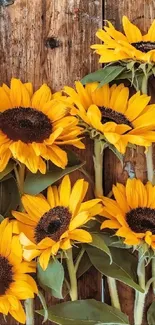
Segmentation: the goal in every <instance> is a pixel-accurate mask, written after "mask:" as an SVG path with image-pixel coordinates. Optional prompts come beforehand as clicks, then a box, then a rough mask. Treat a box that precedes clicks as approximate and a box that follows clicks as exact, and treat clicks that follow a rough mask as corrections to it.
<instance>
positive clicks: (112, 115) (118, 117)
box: [100, 107, 133, 128]
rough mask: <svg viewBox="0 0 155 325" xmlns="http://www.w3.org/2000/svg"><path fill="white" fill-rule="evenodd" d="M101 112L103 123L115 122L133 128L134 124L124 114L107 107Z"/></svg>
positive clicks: (101, 108)
mask: <svg viewBox="0 0 155 325" xmlns="http://www.w3.org/2000/svg"><path fill="white" fill-rule="evenodd" d="M100 111H101V114H102V120H101V121H102V123H107V122H111V121H113V122H115V123H117V124H126V125H129V126H130V127H131V128H133V125H132V123H131V122H130V121H129V120H128V119H127V117H126V116H125V115H124V114H122V113H119V112H116V111H114V110H113V109H111V108H107V107H100Z"/></svg>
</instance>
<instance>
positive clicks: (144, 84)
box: [141, 74, 155, 295]
mask: <svg viewBox="0 0 155 325" xmlns="http://www.w3.org/2000/svg"><path fill="white" fill-rule="evenodd" d="M149 76H150V75H149V74H147V75H144V77H143V80H142V89H141V90H142V93H143V94H147V93H148V79H149ZM146 166H147V179H148V181H150V182H151V183H152V184H153V185H154V166H153V148H152V145H151V146H150V147H149V148H148V149H147V152H146ZM154 276H155V260H154V258H153V259H152V277H154ZM152 288H153V293H154V295H155V281H153V283H152Z"/></svg>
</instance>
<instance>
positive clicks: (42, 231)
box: [12, 176, 103, 270]
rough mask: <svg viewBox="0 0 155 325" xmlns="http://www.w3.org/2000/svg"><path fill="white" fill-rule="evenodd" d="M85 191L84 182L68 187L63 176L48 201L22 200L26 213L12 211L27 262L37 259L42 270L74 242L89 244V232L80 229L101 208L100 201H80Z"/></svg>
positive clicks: (33, 198) (68, 183) (26, 197)
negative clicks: (52, 257) (16, 221)
mask: <svg viewBox="0 0 155 325" xmlns="http://www.w3.org/2000/svg"><path fill="white" fill-rule="evenodd" d="M87 189H88V183H87V182H85V181H84V180H83V179H79V180H78V181H77V182H76V183H75V184H74V186H73V188H71V182H70V178H69V176H65V177H64V178H63V180H62V182H61V184H60V186H59V188H57V187H56V186H53V187H49V188H48V190H47V199H46V198H45V197H44V196H43V195H42V194H40V195H36V196H31V195H24V196H23V197H22V203H23V206H24V208H25V211H26V213H21V212H17V211H13V212H12V214H13V216H14V217H15V218H16V219H17V220H18V227H19V232H22V234H21V235H20V240H21V243H22V245H23V246H24V258H25V259H26V260H27V261H31V260H32V259H33V258H35V257H37V256H40V257H39V262H40V265H41V266H42V268H43V269H44V270H45V269H46V268H47V266H48V262H49V259H50V256H51V255H55V254H57V252H58V250H59V249H62V250H67V249H69V248H70V247H72V244H73V242H74V241H76V242H84V243H89V242H91V241H92V237H91V235H90V234H89V232H88V231H86V230H84V229H79V227H81V226H83V225H85V224H86V222H87V221H88V220H90V219H91V218H93V217H94V216H95V215H97V214H99V213H100V212H101V211H102V209H103V205H102V204H101V203H99V202H100V201H101V200H100V199H93V200H90V201H86V202H82V201H83V199H84V197H85V195H86V192H87ZM26 236H27V237H26Z"/></svg>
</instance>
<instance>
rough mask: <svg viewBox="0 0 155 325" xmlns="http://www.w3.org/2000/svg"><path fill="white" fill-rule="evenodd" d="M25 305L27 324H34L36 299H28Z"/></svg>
mask: <svg viewBox="0 0 155 325" xmlns="http://www.w3.org/2000/svg"><path fill="white" fill-rule="evenodd" d="M24 305H25V311H26V325H34V299H31V298H30V299H26V300H25V302H24Z"/></svg>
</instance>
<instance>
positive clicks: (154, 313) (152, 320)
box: [147, 301, 155, 325]
mask: <svg viewBox="0 0 155 325" xmlns="http://www.w3.org/2000/svg"><path fill="white" fill-rule="evenodd" d="M147 321H148V324H149V325H154V324H155V301H153V302H152V304H151V306H150V308H149V309H148V312H147Z"/></svg>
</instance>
